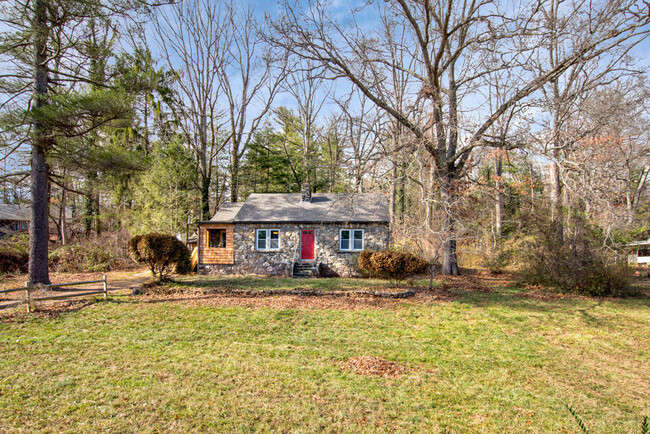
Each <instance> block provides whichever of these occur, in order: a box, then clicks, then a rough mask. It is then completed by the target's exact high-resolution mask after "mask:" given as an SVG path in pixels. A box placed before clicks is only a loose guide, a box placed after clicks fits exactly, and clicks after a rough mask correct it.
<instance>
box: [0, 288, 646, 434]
mask: <svg viewBox="0 0 650 434" xmlns="http://www.w3.org/2000/svg"><path fill="white" fill-rule="evenodd" d="M463 282H465V280H464V279H449V280H448V281H445V282H441V284H440V286H439V288H438V289H437V290H436V291H433V292H431V293H428V292H422V293H419V294H418V295H417V296H416V297H412V298H409V299H406V300H386V299H372V298H367V297H366V298H365V299H363V298H359V299H355V298H352V297H335V296H332V297H328V296H322V297H298V296H295V295H293V296H292V295H286V296H285V295H276V296H268V297H259V296H253V295H251V296H243V295H238V296H234V295H233V296H228V295H227V294H223V293H222V294H214V295H210V294H209V293H205V291H204V290H205V289H206V288H215V287H217V288H224V287H237V288H276V289H277V288H295V287H296V286H301V287H308V288H309V287H313V288H316V289H321V290H322V289H323V286H322V285H325V286H326V287H329V288H331V289H332V290H335V289H336V288H349V287H357V286H364V284H369V285H370V286H373V285H375V287H381V285H382V283H381V282H380V281H361V280H348V279H321V280H309V281H307V280H301V281H291V280H286V279H285V280H283V279H239V280H237V279H214V278H213V279H212V280H208V279H205V281H203V280H201V279H199V280H196V278H191V279H190V280H188V281H186V282H185V283H182V284H181V285H180V286H182V287H183V288H184V289H183V291H182V292H180V296H178V295H177V296H169V298H165V297H159V298H155V297H131V296H129V295H126V294H124V295H116V294H113V295H112V297H111V299H110V300H108V301H101V300H99V301H96V302H94V303H90V304H84V305H83V306H80V308H75V309H70V310H67V311H66V310H64V309H62V310H61V312H58V313H56V314H52V315H42V314H38V313H37V314H32V315H25V314H20V315H14V316H11V317H6V318H5V319H4V320H0V352H1V353H2V357H0V431H17V430H24V431H36V430H44V431H53V432H56V431H74V432H84V431H85V432H96V431H117V432H123V431H129V432H130V431H133V430H138V431H144V432H147V431H148V432H160V431H179V432H186V431H188V432H191V431H194V432H198V431H227V432H232V431H237V432H239V431H245V432H248V431H264V430H274V431H285V432H296V431H297V432H312V431H325V432H342V431H343V432H413V431H420V432H440V431H442V430H445V429H447V430H450V431H452V432H476V431H479V432H552V431H555V432H557V431H565V432H578V430H577V425H576V424H575V422H574V421H573V418H572V416H571V415H570V414H569V413H568V411H567V410H566V408H565V405H566V404H571V405H573V407H574V408H575V409H576V410H577V411H578V412H579V413H580V415H581V416H582V418H583V419H584V420H585V421H586V423H587V426H588V427H589V428H590V429H591V430H592V431H593V432H599V433H600V432H635V431H638V428H639V426H640V421H641V416H642V415H644V414H650V340H649V339H648V336H650V300H649V299H648V298H647V296H644V297H637V298H629V299H590V298H581V297H546V298H544V297H538V296H530V295H528V293H529V292H530V289H517V288H514V287H512V286H511V284H510V282H509V281H508V279H505V278H504V279H502V280H498V281H497V280H490V279H488V278H485V279H484V278H481V277H472V278H471V279H469V280H467V281H466V284H464V283H463ZM421 283H422V282H420V284H421ZM509 285H510V286H509ZM192 288H193V289H195V290H196V291H195V292H196V293H192V292H191V291H188V289H192ZM343 298H345V299H346V300H347V302H346V303H344V304H341V301H340V300H341V299H343ZM215 300H217V301H215ZM305 300H308V301H305ZM310 303H311V304H310ZM398 371H399V372H398Z"/></svg>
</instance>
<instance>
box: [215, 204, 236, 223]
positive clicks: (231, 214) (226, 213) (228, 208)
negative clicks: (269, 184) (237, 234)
mask: <svg viewBox="0 0 650 434" xmlns="http://www.w3.org/2000/svg"><path fill="white" fill-rule="evenodd" d="M243 205H244V202H237V203H230V202H226V203H224V204H222V205H221V207H220V208H219V211H217V213H216V214H215V215H214V216H213V217H212V218H211V219H210V221H211V222H213V223H232V221H233V219H234V218H235V216H236V215H237V213H238V212H239V210H240V209H241V207H242V206H243Z"/></svg>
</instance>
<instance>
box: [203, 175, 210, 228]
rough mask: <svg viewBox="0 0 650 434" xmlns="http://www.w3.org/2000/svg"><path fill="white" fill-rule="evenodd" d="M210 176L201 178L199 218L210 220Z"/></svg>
mask: <svg viewBox="0 0 650 434" xmlns="http://www.w3.org/2000/svg"><path fill="white" fill-rule="evenodd" d="M210 217H211V216H210V178H207V177H204V178H203V179H201V219H202V220H203V221H208V220H210Z"/></svg>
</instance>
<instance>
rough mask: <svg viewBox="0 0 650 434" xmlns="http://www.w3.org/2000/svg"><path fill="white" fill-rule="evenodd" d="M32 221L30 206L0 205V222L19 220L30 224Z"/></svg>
mask: <svg viewBox="0 0 650 434" xmlns="http://www.w3.org/2000/svg"><path fill="white" fill-rule="evenodd" d="M29 219H30V207H29V205H16V204H13V203H0V220H18V221H24V222H28V221H29Z"/></svg>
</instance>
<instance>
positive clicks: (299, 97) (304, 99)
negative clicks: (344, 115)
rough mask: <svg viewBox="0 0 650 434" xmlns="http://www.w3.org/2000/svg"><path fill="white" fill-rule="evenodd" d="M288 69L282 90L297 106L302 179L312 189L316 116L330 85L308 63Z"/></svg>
mask: <svg viewBox="0 0 650 434" xmlns="http://www.w3.org/2000/svg"><path fill="white" fill-rule="evenodd" d="M290 69H291V72H290V73H289V74H288V75H287V77H286V78H287V79H286V81H285V82H284V85H283V86H282V89H283V90H284V91H285V92H287V93H288V94H289V95H291V96H292V97H293V100H294V102H295V103H296V106H297V114H298V120H299V121H300V125H299V128H300V139H301V146H302V168H303V171H304V176H303V178H304V181H303V182H306V183H307V184H309V188H312V187H313V184H314V183H315V176H316V174H315V169H316V168H315V165H314V158H315V151H316V149H315V147H316V143H317V142H318V141H319V140H320V139H321V137H319V136H320V135H321V129H320V128H319V126H318V117H319V115H320V113H321V111H322V109H323V106H324V105H325V104H326V102H327V100H328V98H329V93H330V91H331V90H332V84H331V83H329V82H326V81H325V79H324V78H323V76H322V74H321V73H320V71H319V68H317V67H315V66H314V65H311V64H309V63H306V62H303V63H302V64H301V63H297V64H294V65H292V66H291V68H290ZM281 113H289V112H278V115H279V116H281V115H282V114H281ZM303 188H305V186H303Z"/></svg>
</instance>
